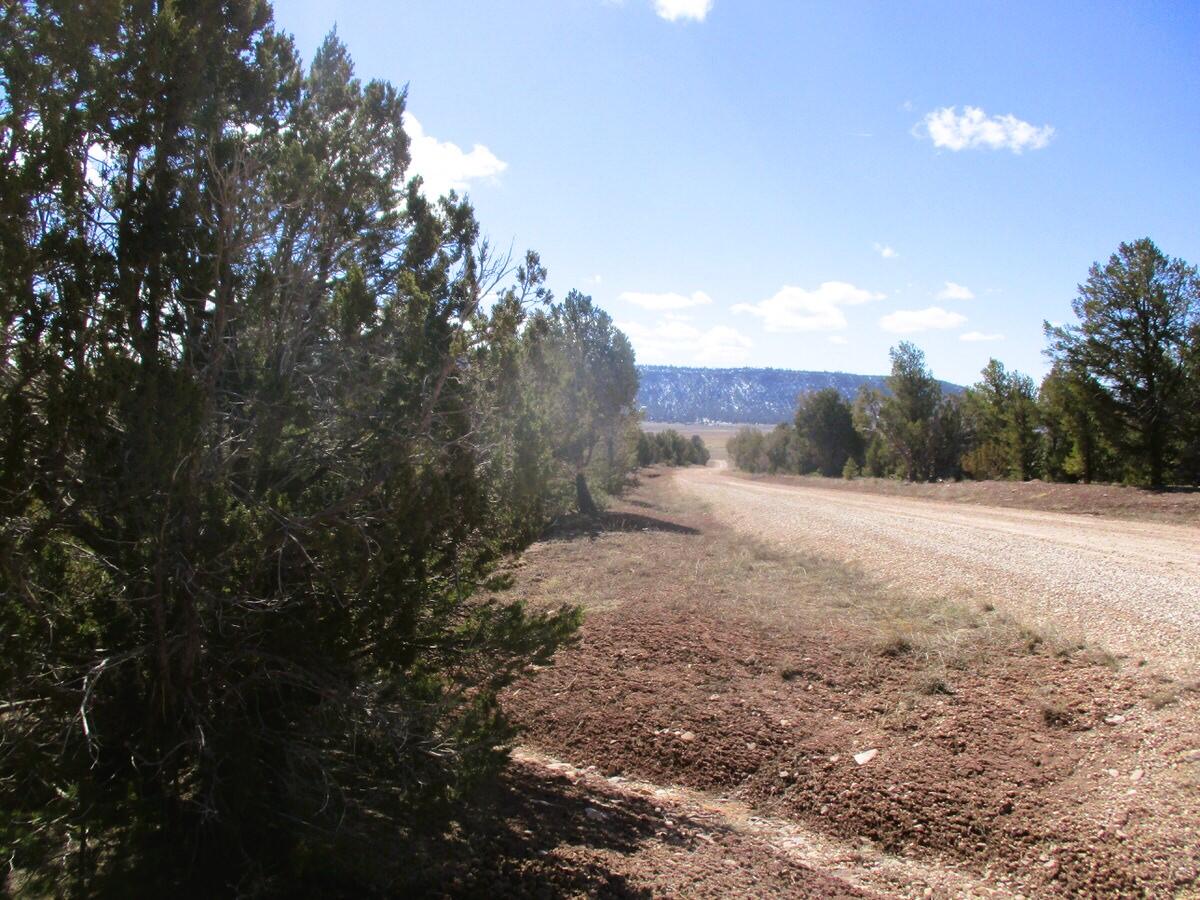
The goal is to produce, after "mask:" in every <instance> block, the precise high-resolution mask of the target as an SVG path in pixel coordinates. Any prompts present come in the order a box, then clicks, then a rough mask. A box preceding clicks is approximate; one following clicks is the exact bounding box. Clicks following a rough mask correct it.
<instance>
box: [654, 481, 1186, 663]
mask: <svg viewBox="0 0 1200 900" xmlns="http://www.w3.org/2000/svg"><path fill="white" fill-rule="evenodd" d="M677 478H678V483H679V484H680V486H681V487H683V488H684V489H686V490H688V491H690V492H692V493H693V494H694V495H696V496H697V497H699V498H700V499H702V500H703V501H705V502H706V503H708V504H709V505H710V506H711V508H712V510H713V512H714V513H715V514H716V515H717V517H718V518H720V519H722V520H723V521H725V522H727V523H728V524H730V525H732V526H734V527H735V528H738V529H739V530H742V531H744V532H747V533H751V534H754V535H755V536H757V537H760V538H765V539H767V540H770V541H774V542H776V543H779V544H783V545H788V546H793V547H798V548H801V549H804V550H807V551H810V552H816V553H819V554H821V555H824V556H829V557H833V558H838V559H841V560H843V561H846V562H852V563H857V564H860V565H861V566H862V567H863V568H864V569H865V570H866V571H868V572H873V573H877V574H878V575H879V576H880V577H881V578H883V579H884V581H885V582H886V583H887V584H889V585H891V586H895V587H897V588H902V589H904V590H907V591H915V592H918V593H924V594H930V595H941V596H948V597H952V598H955V599H962V598H967V599H975V600H978V601H980V602H990V603H993V604H994V605H995V606H996V607H997V608H998V609H1003V610H1005V611H1007V612H1009V613H1010V614H1012V615H1013V616H1015V617H1017V618H1019V619H1021V620H1023V621H1025V622H1027V623H1029V624H1036V625H1038V626H1042V627H1044V626H1046V625H1050V626H1053V627H1056V628H1057V629H1058V630H1059V631H1060V632H1061V633H1062V634H1063V635H1064V636H1067V637H1081V638H1083V639H1085V640H1087V641H1088V643H1089V644H1091V645H1094V646H1099V647H1103V648H1105V649H1107V650H1109V651H1112V652H1114V653H1118V654H1127V655H1130V656H1133V657H1135V658H1138V657H1145V658H1147V659H1150V660H1153V661H1155V662H1157V663H1159V664H1161V665H1162V666H1163V667H1165V668H1168V669H1172V670H1176V671H1179V672H1181V673H1183V674H1191V675H1193V676H1194V675H1195V673H1196V672H1197V671H1198V670H1200V669H1198V667H1200V649H1198V648H1200V528H1197V527H1192V526H1185V525H1168V524H1158V523H1146V522H1129V521H1121V520H1116V519H1098V518H1092V517H1088V516H1080V515H1070V514H1066V513H1052V512H1039V511H1029V510H1016V509H1002V508H999V507H987V506H962V505H957V504H950V503H944V502H938V501H931V500H914V499H910V498H897V497H889V496H880V495H871V494H856V493H850V492H847V491H839V490H836V489H823V488H819V487H809V486H799V487H792V486H783V485H776V484H764V483H760V482H752V481H748V480H745V479H742V478H738V477H736V476H732V475H730V474H729V473H727V472H724V471H722V469H721V468H707V469H701V468H695V467H693V468H688V469H681V470H679V471H678V473H677Z"/></svg>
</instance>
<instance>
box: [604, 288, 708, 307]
mask: <svg viewBox="0 0 1200 900" xmlns="http://www.w3.org/2000/svg"><path fill="white" fill-rule="evenodd" d="M621 299H622V300H625V301H626V302H628V303H632V304H633V305H634V306H640V307H642V309H653V310H664V309H687V308H688V307H690V306H707V305H708V304H710V303H712V297H710V296H708V294H706V293H704V291H696V292H695V293H693V294H691V295H686V294H669V293H668V294H641V293H638V292H637V291H626V292H625V293H623V294H622V295H621Z"/></svg>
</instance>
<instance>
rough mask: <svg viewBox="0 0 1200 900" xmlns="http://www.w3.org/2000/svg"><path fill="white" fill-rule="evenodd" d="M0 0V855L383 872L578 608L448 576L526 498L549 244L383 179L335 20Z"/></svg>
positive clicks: (157, 882)
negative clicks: (489, 596)
mask: <svg viewBox="0 0 1200 900" xmlns="http://www.w3.org/2000/svg"><path fill="white" fill-rule="evenodd" d="M0 31H2V32H3V34H4V35H5V38H6V40H4V41H0V80H2V83H3V84H4V86H5V87H4V90H3V92H0V103H2V104H3V106H2V107H0V113H2V116H3V121H2V123H0V207H2V208H3V209H4V211H5V216H4V217H3V221H0V273H2V274H0V277H3V279H4V285H3V290H2V291H0V333H2V334H3V336H4V348H5V350H4V355H3V356H2V357H0V442H2V443H0V510H2V511H3V514H2V515H0V593H2V595H3V598H4V602H3V603H0V629H2V632H3V634H4V636H5V642H4V653H3V654H0V696H2V698H3V703H4V709H5V712H4V713H3V717H4V718H3V725H4V740H3V742H2V743H0V840H2V841H3V842H4V846H5V858H6V860H8V861H9V864H10V865H14V866H16V867H18V868H20V869H22V870H23V871H24V872H25V873H27V874H29V875H31V876H33V877H34V879H35V880H34V883H33V884H32V885H31V888H39V889H42V890H45V892H47V893H53V894H61V893H76V894H80V895H85V894H86V895H95V894H104V893H116V892H122V893H124V892H127V890H128V886H129V884H136V885H137V888H138V890H139V891H141V892H143V893H151V894H156V893H166V892H168V891H170V890H172V889H174V888H177V887H178V886H181V885H184V884H186V885H188V887H189V889H190V890H191V891H192V892H195V893H207V894H211V895H223V894H226V893H230V892H231V891H234V890H235V889H236V890H237V891H239V892H245V893H252V892H260V893H268V892H272V893H284V894H286V893H288V892H289V891H290V889H291V888H293V887H294V886H296V885H298V884H299V883H301V881H306V882H307V888H308V890H309V891H314V890H315V891H317V892H321V890H322V886H323V885H324V886H325V888H327V889H328V891H329V892H331V893H339V892H345V891H350V892H359V893H370V892H372V891H376V890H379V889H380V887H381V886H383V885H387V884H392V883H394V879H395V878H396V877H397V876H398V875H401V874H403V872H402V866H403V865H404V859H405V855H404V854H403V853H399V854H398V853H397V852H396V851H395V846H396V843H397V842H398V841H403V840H404V839H405V838H406V837H411V836H412V835H413V834H414V833H417V832H419V831H420V830H421V829H422V828H428V827H431V823H433V822H435V821H436V817H431V816H428V815H426V813H428V812H430V811H436V810H438V809H441V808H443V804H444V803H445V802H446V801H448V800H453V799H461V798H462V797H464V796H465V792H466V791H468V790H469V789H470V787H471V785H472V784H474V783H476V782H478V781H479V780H480V779H483V778H486V777H487V776H489V775H490V774H491V773H493V772H495V770H496V769H497V767H498V766H499V765H501V764H502V763H503V760H504V756H505V754H504V748H505V746H506V745H507V743H508V742H509V741H510V740H511V737H512V731H511V729H510V728H509V726H508V724H507V723H506V721H505V720H504V717H503V714H502V711H501V710H500V708H499V705H498V703H497V696H498V693H499V691H500V690H501V689H502V688H503V687H504V686H505V685H507V684H508V683H510V682H511V680H512V679H513V678H514V677H516V676H517V675H518V674H519V673H521V672H523V671H525V670H526V669H527V668H528V667H529V665H531V664H533V663H545V662H547V661H548V660H549V658H550V655H551V654H552V652H553V650H554V649H555V648H556V647H557V646H559V645H560V644H561V643H562V642H563V641H564V640H567V639H569V637H570V635H571V633H572V631H573V629H574V627H575V625H576V624H577V621H578V620H577V615H576V614H575V613H574V612H573V611H569V610H567V611H562V612H560V613H557V614H536V615H535V614H530V613H528V612H526V611H525V610H524V609H523V608H522V607H521V606H520V605H519V604H513V603H499V602H487V601H484V600H482V599H479V598H478V597H473V596H472V593H473V588H474V587H475V585H477V584H478V583H479V582H480V581H481V580H482V579H484V578H485V577H486V576H487V574H488V571H489V568H490V566H491V565H492V563H493V561H494V560H495V559H496V557H497V555H498V554H499V553H500V552H502V551H503V550H504V549H506V548H511V547H513V546H517V545H519V544H520V543H521V542H522V541H523V540H527V539H528V536H529V535H530V534H532V533H535V532H536V529H537V528H539V527H540V526H541V524H542V521H544V520H543V518H542V516H543V515H544V513H546V512H548V511H549V510H548V509H547V507H546V504H545V502H544V501H545V498H544V497H541V498H538V497H530V496H529V492H530V491H531V490H532V491H534V492H536V490H537V488H536V487H535V488H532V489H531V488H530V487H529V486H528V484H527V483H523V482H522V478H523V474H522V473H526V474H529V473H532V474H533V476H534V477H535V478H536V476H537V474H538V472H539V467H540V466H541V465H542V462H543V461H544V460H545V459H546V458H547V457H548V456H550V454H551V453H552V449H551V448H550V446H549V444H548V435H549V434H550V431H549V429H548V428H546V427H544V423H545V422H546V421H547V420H546V418H545V417H544V416H542V415H541V414H540V412H539V409H540V408H539V407H537V406H536V405H534V403H533V401H532V399H531V398H530V396H529V392H528V391H527V390H524V388H523V386H524V385H525V384H526V383H527V381H528V379H529V378H531V377H532V376H531V375H530V374H529V373H531V372H532V371H533V369H534V365H533V361H532V359H531V357H530V356H529V354H528V352H527V350H528V348H527V347H526V346H525V343H524V339H523V336H522V323H523V321H524V315H525V314H524V304H525V303H527V302H533V301H536V300H538V299H539V298H540V299H545V297H544V296H543V295H541V294H540V292H541V291H542V288H541V287H540V283H541V278H542V275H543V274H544V273H542V272H541V270H540V266H529V265H527V266H523V267H520V268H519V269H518V270H516V271H515V272H514V271H512V270H511V268H510V267H509V266H508V265H507V263H506V262H505V261H503V260H495V259H493V257H492V255H491V253H490V251H489V249H488V247H487V245H486V243H485V242H483V241H482V240H481V239H480V237H479V226H478V224H477V222H476V221H475V217H474V214H473V211H472V210H471V207H470V206H469V204H467V203H466V202H465V201H462V200H460V199H459V198H457V197H455V196H453V195H451V196H449V197H446V198H442V199H440V200H437V201H429V200H426V199H425V198H424V197H423V196H422V195H421V193H420V191H419V190H418V184H417V183H415V182H413V183H410V182H408V181H407V167H408V162H409V155H408V139H407V137H406V135H405V133H404V130H403V128H402V115H403V111H404V99H405V98H404V94H403V92H401V91H398V90H396V89H395V88H393V87H392V86H390V85H388V84H386V83H382V82H370V83H366V84H364V83H362V82H360V81H359V80H358V79H356V78H355V77H354V74H353V67H352V65H351V62H350V58H349V55H348V54H347V52H346V50H345V48H344V47H342V45H341V44H340V43H339V42H338V41H337V40H336V39H333V38H331V39H329V40H327V41H326V42H325V43H324V44H323V45H322V46H321V48H320V49H319V50H318V52H317V54H316V55H315V57H314V59H313V61H312V64H311V66H310V67H309V68H308V70H307V71H305V70H304V69H303V68H302V67H301V66H300V63H299V60H298V59H297V57H296V54H295V50H294V48H293V47H292V44H291V42H290V41H289V40H288V39H286V38H284V37H281V36H279V35H278V34H276V33H275V32H274V31H273V29H272V27H271V24H270V8H269V6H268V5H266V4H265V3H259V2H253V0H220V2H218V0H197V2H194V3H187V4H174V3H162V4H157V3H137V4H133V3H128V4H125V3H103V4H75V5H72V4H61V3H55V2H50V0H46V2H33V0H30V2H26V3H10V4H6V5H5V6H4V8H3V19H2V20H0ZM530 261H532V262H536V258H531V259H530V260H527V262H530ZM510 279H511V280H512V281H513V283H512V284H511V286H509V287H505V286H504V285H505V284H507V283H508V282H509V280H510ZM490 296H499V297H500V301H499V302H497V303H496V304H494V305H493V307H492V308H490V309H487V308H485V305H484V302H483V301H484V298H485V297H490ZM590 318H591V320H593V321H597V322H598V321H600V320H601V316H600V314H599V313H598V312H594V313H592V314H591V316H590ZM565 321H566V318H564V322H565ZM564 327H567V326H565V325H564ZM622 340H623V339H622ZM609 343H610V345H611V346H612V347H613V348H614V349H615V352H616V354H617V356H618V357H621V356H622V350H623V349H624V351H625V352H627V344H626V345H624V346H623V347H622V345H621V342H620V341H617V340H616V339H615V338H614V339H613V340H611V341H610V342H609ZM629 362H630V364H629V365H628V366H627V367H625V368H624V369H622V373H623V375H621V376H619V377H624V378H625V381H624V382H623V383H621V385H620V386H619V388H618V387H616V386H612V385H611V384H610V385H609V386H608V387H601V388H600V390H602V391H603V393H602V394H601V395H600V396H599V397H598V399H597V400H596V405H597V408H598V410H599V411H598V412H595V411H594V412H586V413H585V415H586V416H588V417H590V419H589V420H590V421H592V422H593V423H598V424H595V425H594V426H593V431H594V433H597V434H598V433H600V432H601V431H602V430H603V428H604V427H607V425H608V424H609V422H610V420H611V415H612V413H611V410H612V409H613V408H614V406H620V405H621V402H620V401H619V398H618V397H617V395H618V394H619V395H620V396H621V397H625V396H628V397H632V393H631V389H630V387H629V372H630V371H632V364H631V359H630V360H629ZM618 380H619V378H618ZM635 386H636V385H635V384H634V387H635ZM506 406H507V408H508V409H509V410H510V411H512V412H516V413H519V417H518V418H519V419H520V421H518V420H517V419H514V420H513V422H514V423H515V424H514V427H512V428H508V429H504V428H503V427H502V425H501V423H500V422H499V421H498V419H497V412H496V410H501V409H504V408H506ZM606 416H607V417H608V418H605V417H606ZM501 433H505V434H512V435H513V436H512V437H511V438H506V439H505V441H500V440H492V438H495V437H496V436H497V435H499V434H501ZM541 490H543V491H544V490H545V488H541ZM514 497H515V498H522V504H523V505H522V506H520V507H519V508H520V509H521V510H522V511H521V512H520V513H518V514H516V515H515V516H514V514H513V513H512V512H511V510H510V509H509V508H508V506H507V504H506V502H505V501H506V500H507V499H509V498H514ZM381 846H386V847H387V852H380V850H379V848H380V847H381ZM39 879H40V884H39V883H38V881H39Z"/></svg>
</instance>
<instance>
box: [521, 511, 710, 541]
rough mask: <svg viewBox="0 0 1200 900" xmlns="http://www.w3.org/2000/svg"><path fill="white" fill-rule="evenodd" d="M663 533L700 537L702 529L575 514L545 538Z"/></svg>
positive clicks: (634, 517) (628, 516)
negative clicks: (634, 532) (626, 533)
mask: <svg viewBox="0 0 1200 900" xmlns="http://www.w3.org/2000/svg"><path fill="white" fill-rule="evenodd" d="M630 531H661V532H666V533H668V534H687V535H697V534H700V530H699V529H697V528H693V527H691V526H690V525H681V524H680V523H678V522H671V521H669V520H667V519H656V518H653V517H652V516H644V515H642V514H641V513H634V512H602V513H600V514H599V515H598V516H594V517H591V516H583V515H579V514H577V513H576V514H572V515H569V516H563V517H561V518H559V519H557V520H555V521H554V522H553V523H552V524H551V525H550V527H549V528H547V529H546V531H545V533H544V534H543V535H542V539H543V540H551V541H574V540H578V539H580V538H587V539H588V540H595V539H596V538H597V537H599V536H600V535H601V534H603V533H605V532H630Z"/></svg>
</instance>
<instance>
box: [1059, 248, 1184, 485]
mask: <svg viewBox="0 0 1200 900" xmlns="http://www.w3.org/2000/svg"><path fill="white" fill-rule="evenodd" d="M1072 308H1073V310H1074V311H1075V315H1076V316H1077V317H1078V319H1079V324H1078V325H1064V326H1054V325H1051V324H1050V323H1049V322H1046V323H1044V329H1045V332H1046V336H1047V338H1048V340H1049V342H1050V347H1049V349H1048V351H1047V352H1048V353H1049V355H1050V356H1051V357H1052V358H1053V359H1054V360H1055V361H1056V362H1059V363H1063V364H1065V365H1066V366H1067V367H1069V368H1070V369H1071V370H1073V371H1078V372H1080V373H1081V374H1082V375H1083V376H1085V377H1086V378H1089V379H1092V380H1094V381H1095V383H1096V384H1097V385H1098V386H1099V387H1100V392H1099V394H1098V395H1097V399H1098V400H1099V402H1100V409H1099V413H1100V416H1101V418H1102V419H1103V420H1107V422H1108V423H1109V424H1110V428H1109V433H1110V435H1111V436H1112V438H1113V440H1114V442H1115V443H1116V444H1117V446H1118V448H1119V449H1120V450H1121V451H1122V452H1123V453H1124V454H1126V455H1127V456H1128V457H1129V458H1130V459H1131V460H1133V461H1134V462H1135V463H1136V464H1137V465H1138V466H1139V467H1140V469H1141V471H1142V473H1143V475H1142V477H1144V478H1145V479H1146V480H1148V481H1149V483H1150V484H1151V485H1153V486H1156V487H1157V486H1161V485H1162V484H1163V483H1164V480H1165V478H1166V475H1167V472H1168V470H1169V467H1170V464H1171V462H1172V457H1173V454H1174V450H1175V448H1176V445H1177V439H1178V437H1179V434H1180V428H1181V426H1182V424H1183V422H1184V419H1185V413H1186V410H1185V409H1184V408H1183V405H1184V403H1185V402H1186V398H1187V395H1188V391H1187V384H1188V376H1187V361H1186V357H1187V353H1188V348H1189V333H1190V330H1191V329H1193V328H1194V327H1195V322H1196V318H1197V315H1198V314H1200V279H1198V277H1197V273H1196V269H1195V267H1193V266H1190V265H1188V264H1187V263H1185V262H1184V261H1183V260H1181V259H1171V258H1168V257H1167V256H1165V255H1164V254H1163V253H1162V251H1160V250H1159V249H1158V247H1157V246H1155V244H1154V242H1153V241H1151V240H1150V239H1149V238H1142V239H1140V240H1136V241H1133V242H1131V243H1123V244H1121V245H1120V247H1118V248H1117V252H1116V253H1114V254H1113V255H1112V256H1111V257H1110V258H1109V260H1108V262H1107V263H1106V264H1105V265H1104V266H1101V265H1100V264H1099V263H1096V264H1094V265H1093V266H1092V268H1091V270H1090V271H1089V273H1088V279H1087V281H1086V282H1084V283H1083V284H1082V285H1080V286H1079V293H1078V296H1077V297H1076V298H1075V300H1074V301H1073V302H1072Z"/></svg>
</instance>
